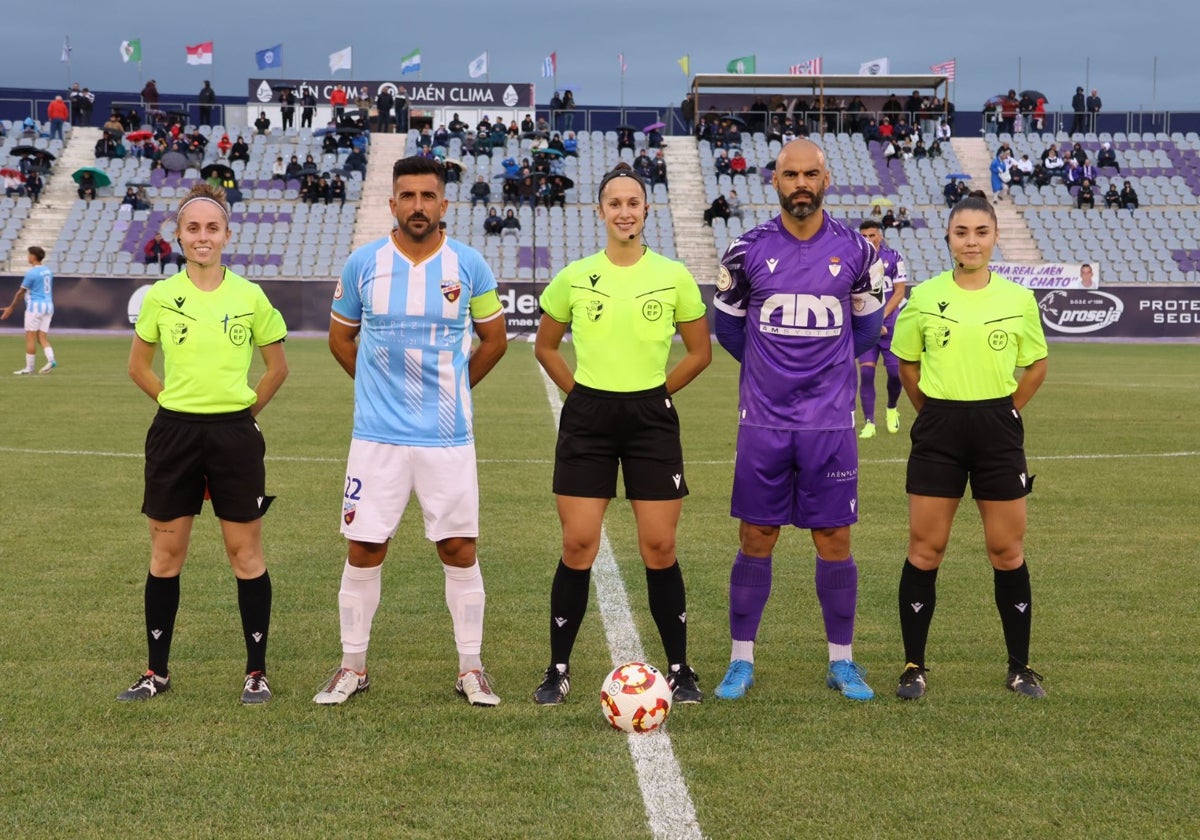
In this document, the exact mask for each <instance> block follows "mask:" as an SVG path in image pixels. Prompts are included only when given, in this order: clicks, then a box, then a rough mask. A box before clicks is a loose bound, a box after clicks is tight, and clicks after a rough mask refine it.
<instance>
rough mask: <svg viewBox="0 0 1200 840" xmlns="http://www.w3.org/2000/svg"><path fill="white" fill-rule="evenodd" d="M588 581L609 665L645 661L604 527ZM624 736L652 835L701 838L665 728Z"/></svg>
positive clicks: (554, 390) (667, 839)
mask: <svg viewBox="0 0 1200 840" xmlns="http://www.w3.org/2000/svg"><path fill="white" fill-rule="evenodd" d="M542 380H543V381H544V382H545V385H546V399H547V400H549V402H550V410H551V411H553V412H554V426H555V428H556V429H557V428H558V416H559V414H560V413H561V412H562V400H561V399H560V398H559V396H558V386H556V385H555V384H554V382H553V381H551V379H550V377H549V376H547V375H546V373H545V371H542ZM592 580H593V581H595V583H596V600H597V601H599V602H600V603H599V606H600V617H601V619H603V621H604V634H605V636H606V637H607V638H608V649H609V652H610V653H611V654H612V661H613V666H614V667H615V666H617V665H621V664H622V663H625V662H638V661H640V662H644V661H645V658H646V654H645V651H644V650H643V648H642V640H641V638H640V637H639V636H638V631H637V627H636V626H635V625H634V623H633V613H632V612H630V610H629V596H628V594H627V593H626V592H625V583H624V582H623V581H622V580H621V570H620V569H618V568H617V561H616V557H615V556H614V555H613V551H612V546H611V545H610V544H609V542H608V533H607V532H606V531H605V530H604V529H603V528H601V529H600V553H599V554H598V555H597V557H596V562H595V564H594V565H593V566H592ZM585 696H592V695H585ZM627 739H628V743H629V754H630V755H631V756H632V757H633V766H634V769H635V770H636V771H637V778H638V787H640V788H641V789H642V801H643V802H644V803H645V804H646V820H647V822H648V823H649V824H650V833H651V834H652V835H653V836H654V837H655V838H661V840H676V838H679V839H680V840H682V839H683V838H689V840H690V838H702V837H703V836H704V835H703V833H702V832H701V831H700V823H699V822H698V821H697V820H696V806H695V804H693V802H692V796H691V794H690V793H688V789H687V784H686V783H685V782H684V781H683V774H682V772H680V769H679V762H678V761H676V760H675V750H674V749H673V748H672V747H671V736H670V735H668V734H667V733H666V731H665V727H662V728H659V729H656V730H655V731H654V732H651V733H650V734H648V735H637V734H630V735H628V736H627Z"/></svg>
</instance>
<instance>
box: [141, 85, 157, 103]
mask: <svg viewBox="0 0 1200 840" xmlns="http://www.w3.org/2000/svg"><path fill="white" fill-rule="evenodd" d="M142 104H143V105H145V106H146V107H147V108H154V109H155V110H157V109H158V83H157V82H155V81H154V79H151V80H150V81H148V82H146V86H145V87H143V88H142Z"/></svg>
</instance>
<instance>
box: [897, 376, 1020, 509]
mask: <svg viewBox="0 0 1200 840" xmlns="http://www.w3.org/2000/svg"><path fill="white" fill-rule="evenodd" d="M909 437H910V438H911V439H912V451H911V452H910V453H909V456H908V476H907V480H906V482H905V488H904V489H905V490H906V491H907V492H909V493H913V494H915V495H918V496H940V497H943V498H953V499H961V498H962V496H963V492H964V491H965V489H966V486H967V482H968V481H970V483H971V495H972V496H973V497H974V498H975V499H976V500H979V501H994V502H1006V501H1012V500H1013V499H1020V498H1023V497H1025V496H1027V495H1028V494H1029V493H1030V492H1031V491H1032V490H1033V476H1031V475H1029V468H1028V466H1027V464H1026V462H1025V448H1024V447H1025V427H1024V425H1023V424H1022V422H1021V414H1020V412H1018V411H1017V409H1016V407H1014V406H1013V402H1012V398H1011V397H1004V398H1002V399H995V400H979V401H974V402H959V401H955V400H935V399H926V400H925V405H924V407H923V408H922V409H921V411H920V412H919V413H918V414H917V419H916V420H914V421H913V424H912V430H911V431H910V433H909Z"/></svg>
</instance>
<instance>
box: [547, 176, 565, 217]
mask: <svg viewBox="0 0 1200 840" xmlns="http://www.w3.org/2000/svg"><path fill="white" fill-rule="evenodd" d="M550 203H551V204H557V205H558V206H559V207H562V208H563V209H566V206H567V185H566V183H565V182H564V181H563V176H561V175H556V176H554V177H553V178H551V179H550Z"/></svg>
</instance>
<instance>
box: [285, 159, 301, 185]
mask: <svg viewBox="0 0 1200 840" xmlns="http://www.w3.org/2000/svg"><path fill="white" fill-rule="evenodd" d="M303 168H304V167H303V166H301V165H300V158H298V157H296V156H295V155H292V159H291V160H289V161H288V165H287V168H286V169H285V170H284V174H285V175H286V176H287V180H289V181H297V180H299V179H300V177H301V176H300V170H301V169H303Z"/></svg>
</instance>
